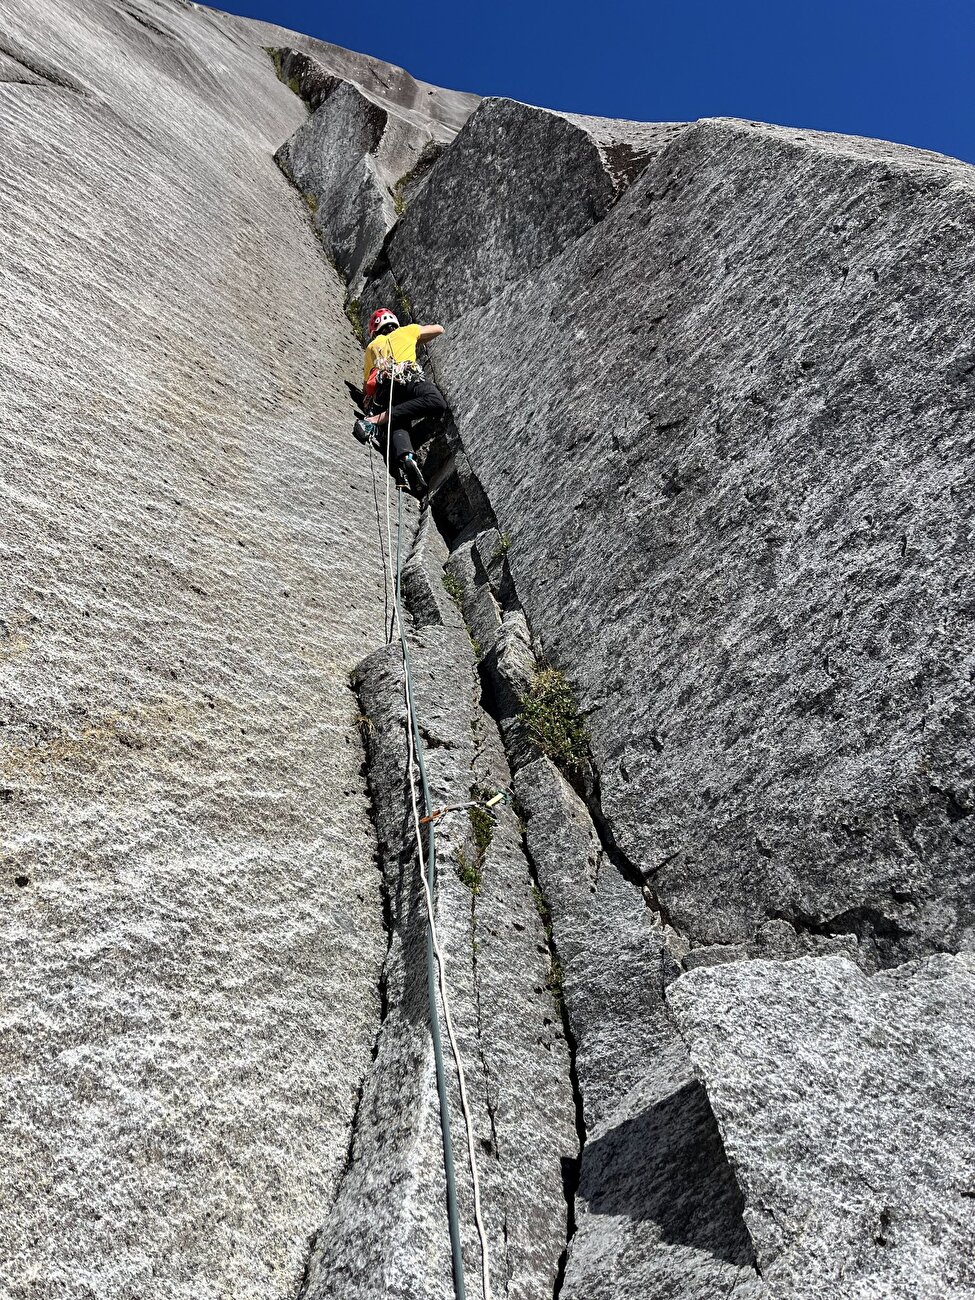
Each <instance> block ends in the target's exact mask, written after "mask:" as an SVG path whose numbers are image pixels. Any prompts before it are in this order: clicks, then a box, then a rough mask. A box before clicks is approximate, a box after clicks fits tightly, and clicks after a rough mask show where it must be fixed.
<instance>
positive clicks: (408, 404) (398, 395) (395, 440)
mask: <svg viewBox="0 0 975 1300" xmlns="http://www.w3.org/2000/svg"><path fill="white" fill-rule="evenodd" d="M375 409H376V410H377V411H388V410H389V389H388V388H384V387H381V388H380V389H379V390H378V391H377V393H376V400H375ZM446 409H447V403H446V402H445V401H444V398H443V394H442V393H441V391H440V389H439V388H437V386H436V385H435V384H431V383H430V382H429V381H428V380H426V379H417V380H416V381H415V382H414V383H411V384H394V385H393V418H392V422H391V425H390V429H391V432H390V443H391V444H392V448H393V459H394V460H398V459H399V458H400V456H405V455H406V454H407V452H410V451H413V450H414V443H415V444H416V446H418V447H419V446H422V445H423V443H425V442H427V441H428V439H430V438H432V437H433V434H434V432H435V430H436V427H437V421H436V417H437V416H438V415H442V414H443V413H444V411H446ZM421 416H426V417H428V418H427V419H426V420H425V421H424V423H423V424H422V425H420V426H419V428H413V421H414V420H419V419H420V417H421ZM411 434H412V437H411Z"/></svg>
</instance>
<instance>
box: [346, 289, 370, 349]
mask: <svg viewBox="0 0 975 1300" xmlns="http://www.w3.org/2000/svg"><path fill="white" fill-rule="evenodd" d="M361 312H362V303H361V302H360V301H359V299H358V298H352V299H350V300H349V302H347V303H346V304H345V314H346V316H347V317H348V318H349V324H350V325H351V326H352V333H353V334H354V335H355V336H356V338H357V339H358V340H359V342H360V343H361V344H362V346H363V347H365V346H366V336H365V334H364V333H363V332H362V321H361V319H360V313H361Z"/></svg>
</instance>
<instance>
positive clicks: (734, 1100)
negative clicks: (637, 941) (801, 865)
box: [669, 956, 975, 1300]
mask: <svg viewBox="0 0 975 1300" xmlns="http://www.w3.org/2000/svg"><path fill="white" fill-rule="evenodd" d="M669 1002H670V1006H671V1008H672V1010H673V1011H674V1013H675V1015H676V1017H677V1021H678V1024H679V1025H680V1027H681V1029H682V1030H683V1032H684V1034H685V1035H686V1037H687V1041H688V1043H689V1044H690V1048H691V1056H692V1058H693V1060H694V1063H695V1066H696V1067H697V1069H698V1071H699V1072H700V1076H701V1078H702V1079H703V1081H704V1084H705V1087H706V1088H707V1092H708V1096H709V1098H710V1100H711V1104H712V1105H713V1107H714V1110H715V1113H716V1115H717V1117H718V1123H719V1125H720V1128H721V1134H722V1137H723V1139H724V1143H725V1148H726V1150H727V1152H728V1154H729V1156H730V1158H731V1160H732V1162H733V1165H734V1168H735V1172H736V1174H737V1177H738V1180H739V1182H740V1184H741V1187H742V1189H743V1191H744V1196H745V1221H746V1223H747V1224H748V1228H749V1231H750V1233H751V1238H752V1241H753V1242H754V1244H755V1250H756V1253H757V1257H758V1262H759V1267H760V1269H761V1272H762V1277H763V1278H764V1280H765V1282H766V1284H767V1286H768V1288H769V1294H770V1295H774V1296H776V1297H780V1298H781V1300H822V1297H823V1296H829V1297H830V1300H853V1298H854V1297H857V1298H859V1297H862V1296H866V1295H869V1296H880V1295H883V1296H889V1297H891V1300H916V1298H917V1297H919V1296H923V1297H928V1296H930V1297H932V1300H933V1297H935V1296H944V1297H952V1298H957V1300H962V1297H967V1296H970V1295H972V1294H973V1289H975V1263H973V1260H972V1253H971V1249H970V1247H971V1242H972V1237H973V1234H975V1196H973V1193H975V1158H973V1155H972V1144H971V1132H972V1126H973V1123H975V1104H973V1100H972V1090H971V1079H972V1076H973V1072H975V958H973V957H971V956H963V957H947V956H939V957H931V958H928V959H926V960H924V961H918V962H911V963H908V964H906V965H905V966H902V967H900V968H899V969H897V970H895V971H884V972H881V973H880V974H878V975H875V976H873V977H872V978H868V977H867V976H865V975H864V974H863V973H862V972H861V971H860V970H858V969H857V967H856V966H854V965H853V964H852V963H851V962H849V961H847V960H845V959H844V958H840V957H831V958H815V957H812V958H811V957H806V958H801V959H799V960H797V961H791V962H768V961H752V962H747V963H744V964H736V965H733V966H722V967H720V968H716V969H711V970H707V971H696V972H694V973H692V974H690V975H687V976H685V977H684V978H682V979H681V980H679V981H678V982H677V983H675V984H674V985H672V986H671V989H670V992H669Z"/></svg>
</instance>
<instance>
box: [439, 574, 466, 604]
mask: <svg viewBox="0 0 975 1300" xmlns="http://www.w3.org/2000/svg"><path fill="white" fill-rule="evenodd" d="M443 585H444V589H445V591H446V592H447V595H448V596H449V597H450V599H451V600H452V601H453V602H454V604H455V605H456V606H457V608H458V609H462V608H463V605H464V584H463V583H462V582H461V580H460V578H458V577H457V575H456V574H453V573H445V574H444V575H443Z"/></svg>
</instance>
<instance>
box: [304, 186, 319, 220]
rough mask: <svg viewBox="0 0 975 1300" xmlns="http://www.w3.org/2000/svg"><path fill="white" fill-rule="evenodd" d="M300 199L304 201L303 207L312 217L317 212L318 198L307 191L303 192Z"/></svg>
mask: <svg viewBox="0 0 975 1300" xmlns="http://www.w3.org/2000/svg"><path fill="white" fill-rule="evenodd" d="M301 197H302V198H303V199H304V200H305V207H306V208H307V209H308V211H309V212H310V213H311V215H312V216H314V215H315V213H316V212H317V211H318V196H317V195H316V194H312V193H311V192H310V191H309V190H304V191H303V192H302V195H301Z"/></svg>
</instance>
